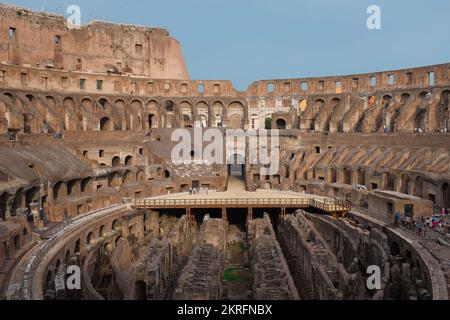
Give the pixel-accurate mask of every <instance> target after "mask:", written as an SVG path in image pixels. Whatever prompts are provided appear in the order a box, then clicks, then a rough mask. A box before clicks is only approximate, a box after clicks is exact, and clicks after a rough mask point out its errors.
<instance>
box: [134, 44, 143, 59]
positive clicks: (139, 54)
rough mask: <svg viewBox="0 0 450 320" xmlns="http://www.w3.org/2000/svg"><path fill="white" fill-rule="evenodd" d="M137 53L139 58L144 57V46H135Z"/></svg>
mask: <svg viewBox="0 0 450 320" xmlns="http://www.w3.org/2000/svg"><path fill="white" fill-rule="evenodd" d="M135 52H136V54H137V55H138V56H141V55H142V44H136V46H135Z"/></svg>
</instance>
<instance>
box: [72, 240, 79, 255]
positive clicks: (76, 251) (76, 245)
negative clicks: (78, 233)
mask: <svg viewBox="0 0 450 320" xmlns="http://www.w3.org/2000/svg"><path fill="white" fill-rule="evenodd" d="M80 250H81V240H80V239H78V240H77V242H75V249H74V250H73V252H74V253H80Z"/></svg>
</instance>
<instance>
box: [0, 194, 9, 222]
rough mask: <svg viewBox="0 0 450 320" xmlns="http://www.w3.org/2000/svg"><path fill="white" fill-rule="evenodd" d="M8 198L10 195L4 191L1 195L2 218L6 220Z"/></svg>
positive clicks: (0, 213) (0, 212)
mask: <svg viewBox="0 0 450 320" xmlns="http://www.w3.org/2000/svg"><path fill="white" fill-rule="evenodd" d="M7 200H8V195H7V194H6V193H3V194H2V195H1V196H0V220H1V221H5V220H6V201H7Z"/></svg>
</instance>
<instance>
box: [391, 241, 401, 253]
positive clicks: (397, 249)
mask: <svg viewBox="0 0 450 320" xmlns="http://www.w3.org/2000/svg"><path fill="white" fill-rule="evenodd" d="M389 248H390V249H391V255H392V256H394V257H398V256H400V247H399V246H398V244H397V242H395V241H393V242H391V243H390V245H389Z"/></svg>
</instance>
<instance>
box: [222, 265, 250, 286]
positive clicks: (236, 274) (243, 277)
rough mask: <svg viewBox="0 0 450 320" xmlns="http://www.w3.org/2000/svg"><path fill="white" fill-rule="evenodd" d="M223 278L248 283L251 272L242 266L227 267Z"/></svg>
mask: <svg viewBox="0 0 450 320" xmlns="http://www.w3.org/2000/svg"><path fill="white" fill-rule="evenodd" d="M223 278H224V280H226V281H228V282H237V283H248V282H250V281H251V277H250V273H249V272H248V271H247V270H245V269H242V268H229V269H225V271H224V273H223Z"/></svg>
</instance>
